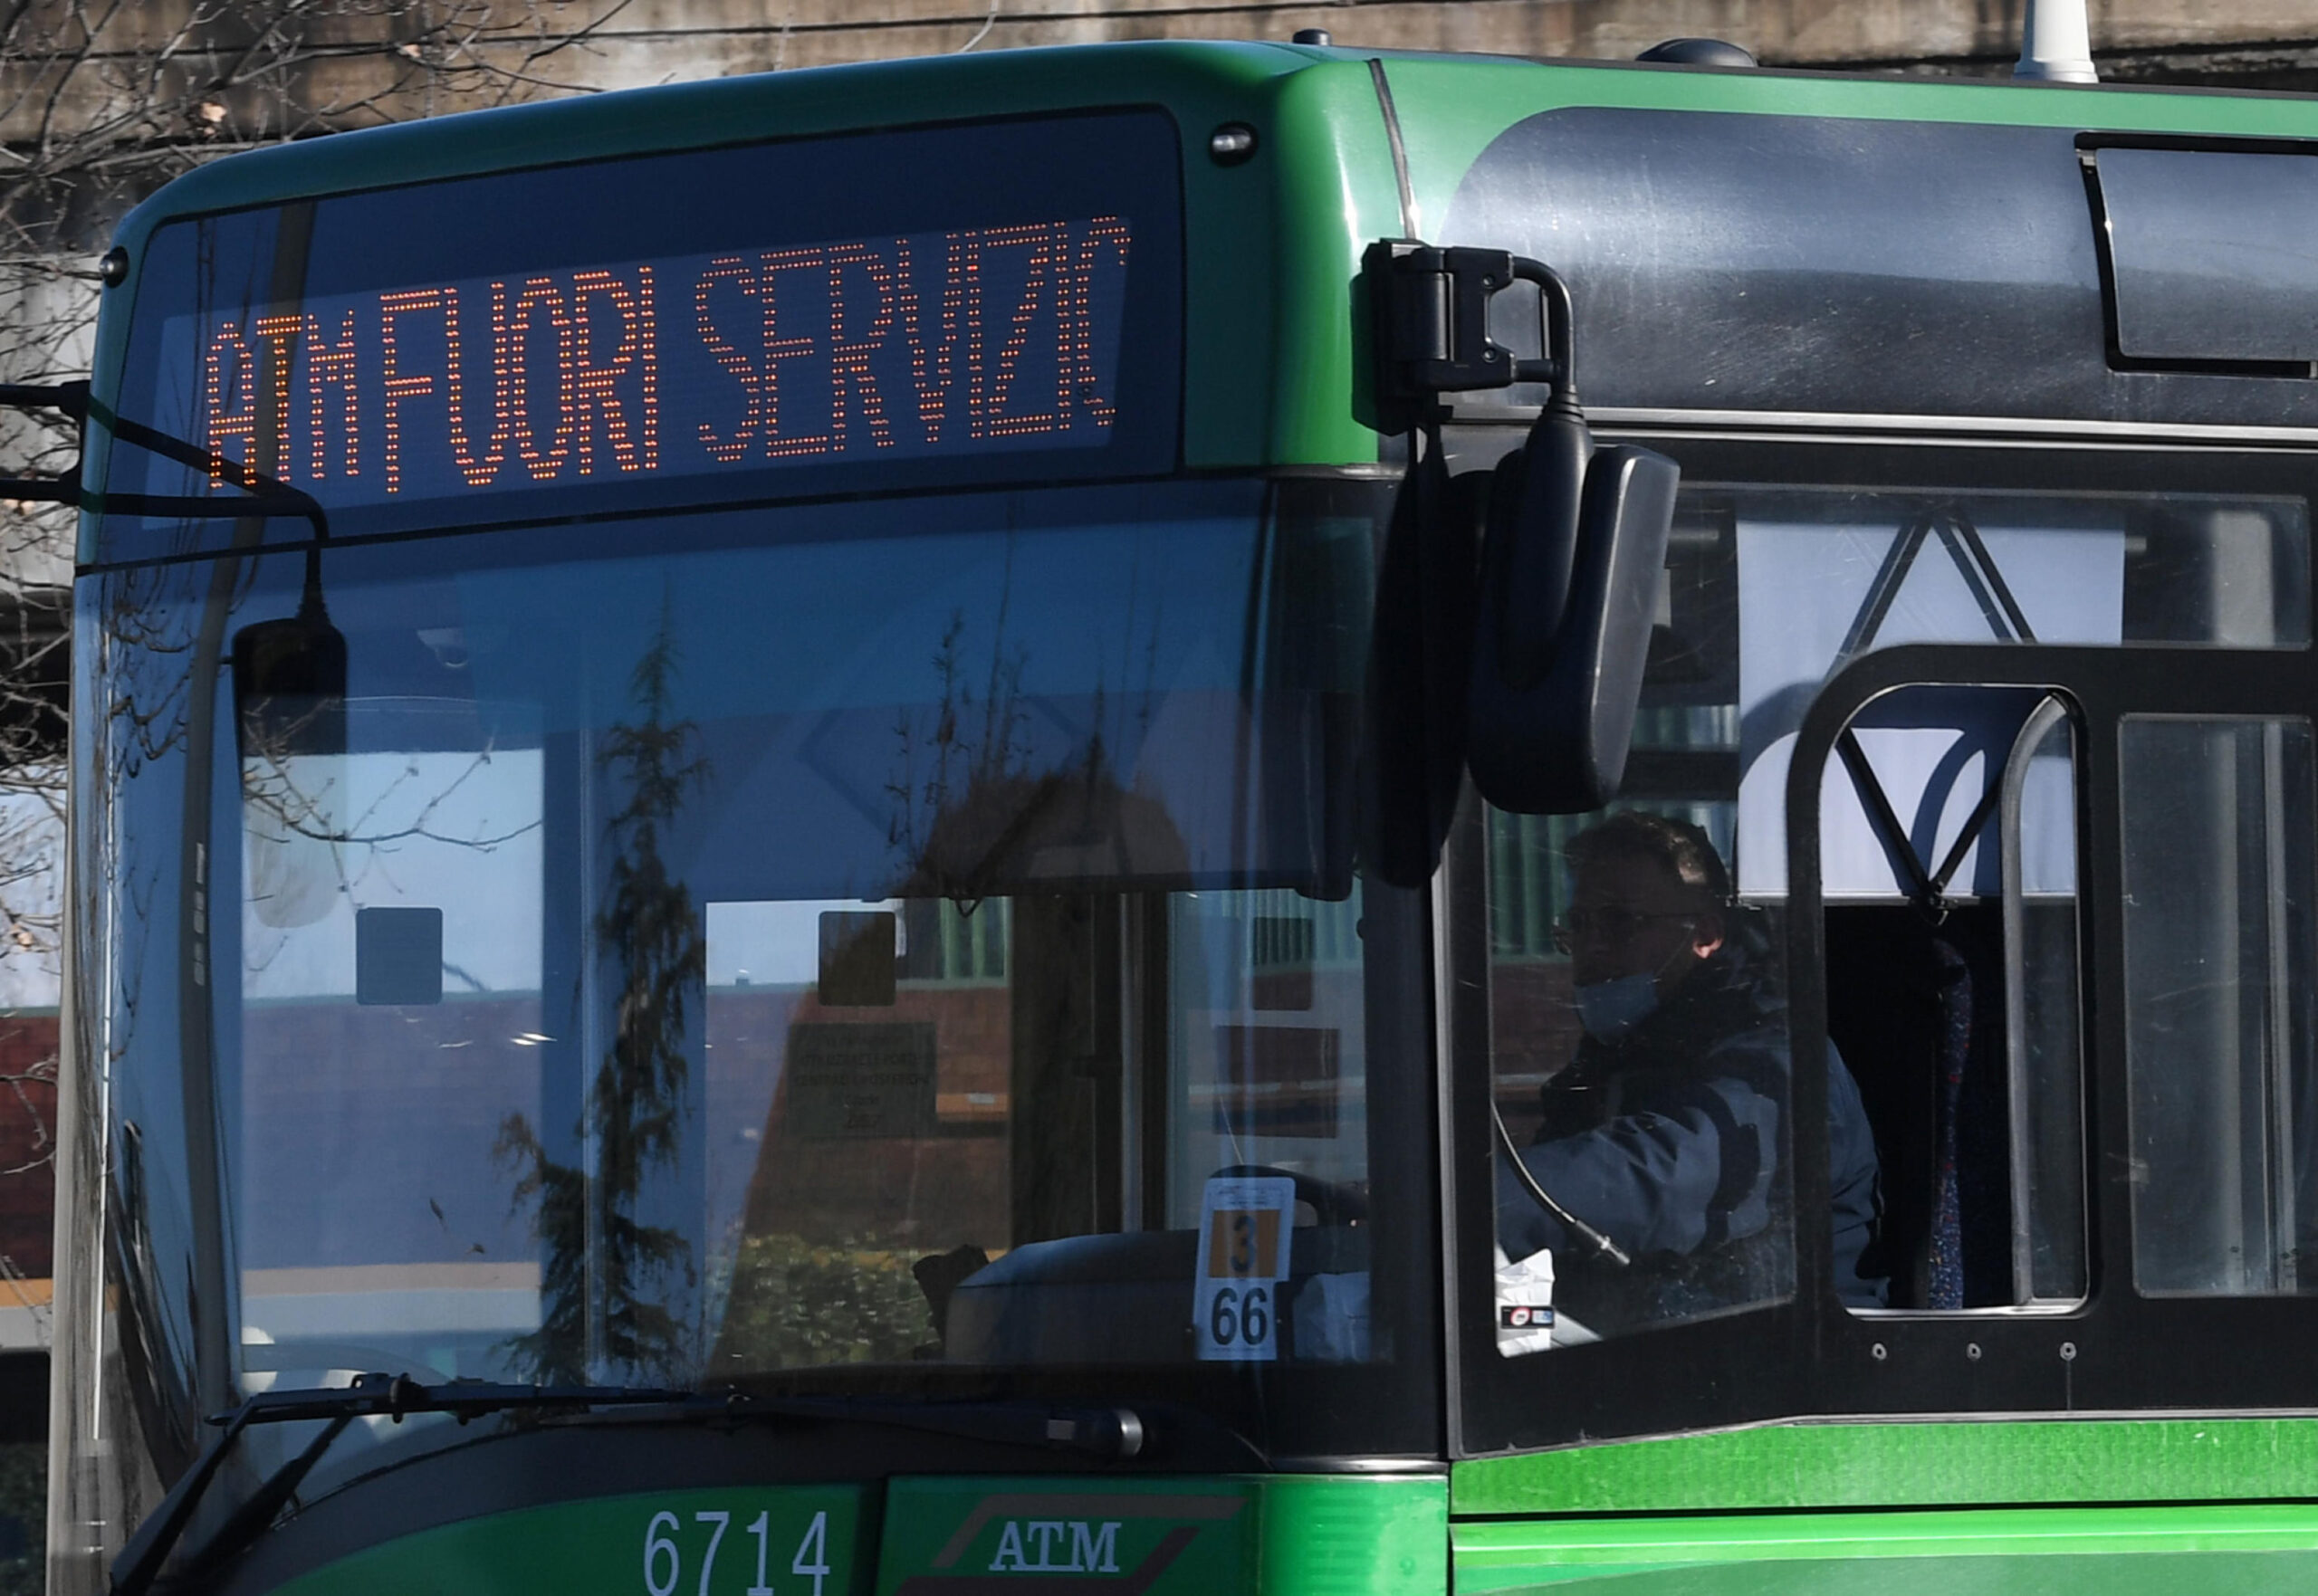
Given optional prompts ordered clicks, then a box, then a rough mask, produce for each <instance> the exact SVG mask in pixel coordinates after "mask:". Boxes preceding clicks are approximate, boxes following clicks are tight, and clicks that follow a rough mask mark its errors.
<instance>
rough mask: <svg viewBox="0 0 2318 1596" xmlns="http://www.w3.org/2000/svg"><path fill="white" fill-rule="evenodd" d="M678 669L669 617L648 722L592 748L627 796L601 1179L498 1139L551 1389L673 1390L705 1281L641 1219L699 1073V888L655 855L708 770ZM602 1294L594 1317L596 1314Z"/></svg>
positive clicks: (534, 1360) (640, 682)
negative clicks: (630, 1375)
mask: <svg viewBox="0 0 2318 1596" xmlns="http://www.w3.org/2000/svg"><path fill="white" fill-rule="evenodd" d="M676 672H677V656H676V643H675V637H674V636H673V635H672V633H671V630H670V626H669V622H668V619H667V616H666V611H665V609H664V611H663V616H662V623H661V626H660V630H659V631H658V632H657V633H656V634H655V635H654V636H653V638H652V643H651V646H650V647H649V648H647V650H646V651H645V654H644V657H643V658H642V659H641V660H639V661H638V662H637V666H636V674H635V677H634V688H633V697H634V700H635V704H636V708H637V711H638V712H639V715H638V719H637V721H636V722H633V723H630V724H615V725H613V726H612V727H611V728H610V729H609V732H608V735H607V736H606V737H605V739H604V746H603V749H602V751H601V752H600V753H599V755H598V759H599V761H600V762H601V763H602V764H603V765H604V766H605V768H606V769H607V772H608V775H609V777H610V779H611V781H612V783H613V785H614V787H615V789H619V788H624V789H625V792H626V798H625V801H624V802H623V803H622V804H621V807H620V808H618V810H617V811H616V812H615V813H614V814H613V816H612V817H611V819H610V822H609V830H610V834H611V839H610V840H611V843H612V846H613V850H614V852H613V855H612V861H611V872H610V880H609V882H608V887H609V891H608V894H607V899H606V902H605V903H604V906H603V908H602V909H601V910H600V911H599V912H598V913H597V915H596V922H595V932H596V935H597V937H598V938H599V948H600V950H601V951H602V954H603V955H604V957H605V958H606V959H607V960H608V962H609V964H610V965H611V967H612V970H613V972H614V973H613V975H612V991H613V998H612V1003H613V1008H614V1019H613V1023H612V1036H611V1046H610V1047H609V1049H608V1051H607V1052H606V1053H605V1055H604V1058H603V1062H602V1063H601V1064H600V1065H599V1066H597V1069H596V1074H595V1078H594V1079H593V1081H592V1082H590V1083H589V1089H588V1094H587V1123H586V1125H585V1127H584V1128H583V1129H582V1131H581V1132H580V1135H581V1137H582V1139H583V1140H584V1141H585V1142H586V1144H587V1145H588V1146H589V1149H590V1151H591V1152H592V1153H593V1155H594V1156H593V1161H594V1169H593V1171H592V1174H593V1179H592V1180H591V1179H590V1178H589V1175H590V1172H591V1171H589V1170H587V1169H585V1168H582V1167H580V1166H579V1165H575V1164H571V1163H564V1162H559V1161H557V1160H555V1159H553V1158H551V1157H550V1156H549V1154H548V1151H547V1148H546V1147H545V1145H544V1144H542V1143H541V1141H540V1138H539V1134H538V1132H536V1131H534V1130H533V1129H532V1124H531V1122H530V1121H529V1120H528V1119H526V1118H525V1117H524V1116H523V1115H522V1113H512V1114H509V1115H508V1116H507V1118H506V1120H505V1121H504V1122H503V1123H502V1124H501V1126H500V1129H499V1136H498V1140H497V1141H496V1142H493V1145H492V1152H493V1155H494V1156H495V1157H497V1158H498V1159H500V1160H501V1161H503V1162H505V1163H507V1164H510V1165H512V1166H513V1167H514V1168H515V1169H516V1170H517V1171H519V1173H518V1177H517V1179H516V1181H515V1185H514V1188H513V1191H512V1200H513V1202H514V1203H515V1204H516V1206H517V1207H519V1208H522V1207H527V1206H528V1207H530V1208H532V1233H533V1235H534V1236H535V1237H536V1238H538V1240H539V1242H540V1244H541V1250H542V1253H543V1257H542V1259H541V1282H540V1296H541V1319H540V1327H539V1328H538V1329H537V1330H535V1331H532V1332H530V1333H527V1334H524V1335H520V1336H517V1337H515V1338H514V1340H513V1341H512V1343H511V1344H510V1346H509V1349H508V1350H509V1352H511V1354H512V1362H514V1364H515V1366H516V1367H517V1368H518V1369H519V1370H520V1371H522V1373H523V1375H524V1376H525V1377H526V1378H528V1379H530V1380H532V1381H537V1382H538V1383H540V1384H542V1385H571V1384H580V1383H584V1382H585V1381H587V1379H588V1374H589V1368H590V1366H591V1365H602V1364H608V1365H610V1366H611V1367H613V1368H616V1369H622V1370H632V1371H636V1372H637V1374H638V1375H639V1376H641V1377H643V1378H646V1379H652V1380H668V1381H674V1380H677V1379H680V1378H682V1375H683V1373H684V1371H685V1363H686V1362H687V1360H686V1358H685V1352H686V1350H687V1347H686V1341H687V1338H686V1336H685V1327H684V1325H683V1324H682V1322H681V1321H680V1320H679V1318H678V1317H677V1315H676V1314H675V1312H674V1311H672V1308H671V1305H670V1302H671V1298H672V1296H673V1295H675V1294H674V1293H672V1292H671V1291H670V1289H669V1287H670V1286H671V1285H675V1284H676V1283H677V1282H678V1281H681V1284H682V1286H683V1288H684V1289H685V1290H689V1289H690V1288H691V1287H692V1285H694V1282H695V1281H696V1279H697V1275H696V1272H695V1270H694V1266H693V1258H692V1245H691V1243H690V1242H689V1241H688V1240H687V1239H686V1238H685V1235H684V1233H683V1232H682V1231H681V1230H679V1229H677V1228H675V1227H674V1226H670V1225H653V1224H647V1223H645V1222H644V1221H643V1220H642V1219H639V1218H638V1216H637V1198H638V1197H639V1195H640V1194H641V1191H642V1190H643V1186H644V1182H645V1178H646V1175H647V1172H648V1171H651V1170H653V1169H656V1168H665V1167H666V1166H668V1165H670V1164H673V1163H674V1162H675V1161H676V1158H677V1154H678V1143H679V1135H678V1132H679V1128H680V1125H681V1123H682V1122H681V1120H680V1119H679V1114H680V1113H681V1111H682V1104H683V1100H684V1095H685V1086H686V1085H687V1084H688V1082H689V1079H690V1075H691V1064H690V1062H689V1060H688V1059H687V1057H686V1056H685V1009H686V1005H687V999H690V998H691V997H692V995H693V994H694V991H695V990H696V989H698V987H699V985H700V980H701V972H702V970H703V969H704V967H705V965H706V949H705V948H704V945H703V942H702V940H701V935H700V928H699V924H698V917H697V915H696V914H695V913H694V904H693V899H692V894H691V892H690V891H689V890H688V889H687V888H686V886H685V883H684V882H683V880H682V879H680V878H677V877H675V876H672V875H671V874H670V873H669V870H668V863H667V860H666V858H665V857H664V856H663V855H662V854H661V851H660V835H661V831H662V828H663V827H666V826H667V825H668V824H669V823H670V822H671V821H673V820H675V818H676V816H677V812H678V811H679V810H680V809H681V808H683V805H684V802H685V797H686V796H687V794H688V793H689V792H690V791H691V790H692V789H694V788H697V787H699V786H700V785H701V784H702V783H703V782H704V781H706V780H707V779H708V778H709V775H710V768H709V764H708V761H707V760H704V759H702V758H700V757H698V756H697V755H696V754H695V753H694V747H695V746H696V744H697V742H698V741H699V728H698V727H696V726H695V725H694V723H693V722H690V721H680V720H673V719H671V703H672V700H673V697H674V694H675V675H676ZM591 1242H592V1244H593V1245H592V1246H591V1245H590V1243H591ZM598 1301H599V1302H601V1303H602V1305H603V1310H602V1322H601V1323H600V1324H591V1323H590V1319H591V1317H592V1315H591V1314H590V1313H589V1306H590V1304H591V1302H598Z"/></svg>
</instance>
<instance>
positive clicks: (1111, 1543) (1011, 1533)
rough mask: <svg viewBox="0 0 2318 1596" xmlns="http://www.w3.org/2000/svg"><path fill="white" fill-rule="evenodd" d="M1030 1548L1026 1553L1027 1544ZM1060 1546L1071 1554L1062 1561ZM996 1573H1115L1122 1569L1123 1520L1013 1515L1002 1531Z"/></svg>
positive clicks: (992, 1564)
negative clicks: (1095, 1521)
mask: <svg viewBox="0 0 2318 1596" xmlns="http://www.w3.org/2000/svg"><path fill="white" fill-rule="evenodd" d="M1025 1546H1028V1547H1029V1548H1030V1553H1029V1554H1028V1555H1027V1556H1026V1555H1025V1554H1024V1551H1023V1549H1024V1547H1025ZM1058 1546H1068V1548H1069V1549H1070V1550H1069V1555H1068V1557H1065V1558H1063V1559H1061V1560H1059V1561H1058V1560H1057V1558H1056V1557H1055V1550H1056V1548H1057V1547H1058ZM990 1572H992V1573H994V1574H1001V1573H1018V1574H1046V1573H1061V1574H1084V1573H1103V1574H1115V1573H1116V1572H1119V1520H1117V1519H1116V1518H1114V1519H1109V1520H1106V1521H1105V1522H1104V1523H1102V1524H1089V1523H1087V1521H1086V1520H1085V1519H1083V1518H1072V1519H1065V1518H1010V1519H1008V1520H1007V1521H1006V1523H1005V1524H1004V1526H1003V1527H1002V1528H1001V1529H1000V1531H999V1532H998V1554H997V1555H996V1556H995V1557H992V1558H991V1560H990Z"/></svg>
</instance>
